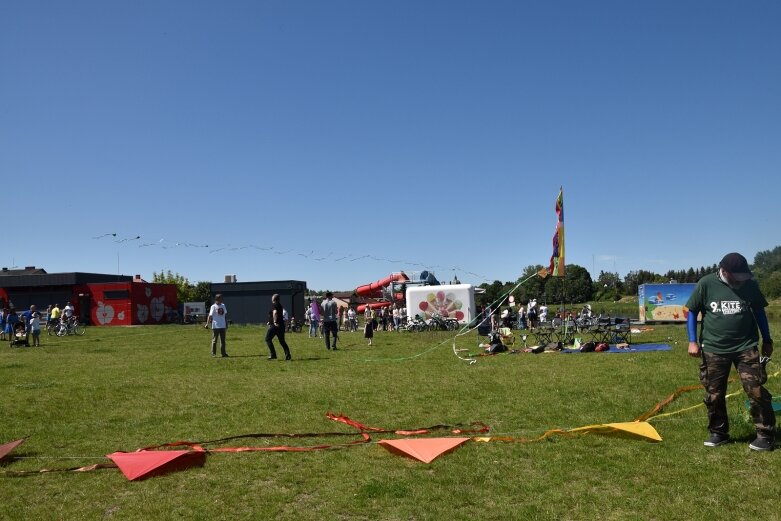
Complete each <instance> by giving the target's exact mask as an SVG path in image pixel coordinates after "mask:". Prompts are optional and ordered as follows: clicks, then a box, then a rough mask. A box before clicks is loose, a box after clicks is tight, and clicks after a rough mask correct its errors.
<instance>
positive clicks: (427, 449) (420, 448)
mask: <svg viewBox="0 0 781 521" xmlns="http://www.w3.org/2000/svg"><path fill="white" fill-rule="evenodd" d="M469 439H470V438H420V439H408V438H407V439H400V440H382V441H381V442H380V445H382V446H383V447H385V448H386V449H388V450H389V451H391V452H394V453H396V454H400V455H402V456H409V457H410V458H414V459H416V460H419V461H422V462H423V463H431V462H432V461H434V459H436V458H438V457H439V456H441V455H442V454H445V453H447V452H451V451H453V450H455V449H456V448H458V446H460V445H463V444H464V443H466V442H467V441H469Z"/></svg>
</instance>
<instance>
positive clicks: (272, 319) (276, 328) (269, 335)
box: [266, 293, 290, 360]
mask: <svg viewBox="0 0 781 521" xmlns="http://www.w3.org/2000/svg"><path fill="white" fill-rule="evenodd" d="M275 336H276V337H277V338H278V339H279V345H281V346H282V349H283V350H284V351H285V360H290V349H289V348H288V346H287V342H285V320H284V318H283V315H282V304H280V303H279V294H277V293H274V294H273V295H272V296H271V311H269V312H268V331H267V332H266V345H267V346H268V352H269V357H268V359H269V360H276V359H277V351H276V349H274V342H272V340H273V339H274V337H275Z"/></svg>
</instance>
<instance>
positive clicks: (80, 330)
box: [73, 324, 87, 336]
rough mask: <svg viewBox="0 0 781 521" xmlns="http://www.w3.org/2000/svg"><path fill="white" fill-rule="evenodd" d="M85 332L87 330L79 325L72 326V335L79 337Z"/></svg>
mask: <svg viewBox="0 0 781 521" xmlns="http://www.w3.org/2000/svg"><path fill="white" fill-rule="evenodd" d="M86 332H87V329H86V328H85V327H84V326H82V325H81V324H74V325H73V333H74V334H76V335H79V336H81V335H83V334H84V333H86Z"/></svg>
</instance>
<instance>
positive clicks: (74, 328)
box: [57, 317, 87, 336]
mask: <svg viewBox="0 0 781 521" xmlns="http://www.w3.org/2000/svg"><path fill="white" fill-rule="evenodd" d="M86 332H87V330H86V329H85V328H84V326H82V325H81V324H79V321H78V320H77V319H76V318H75V317H71V318H69V319H66V320H65V321H64V322H60V323H59V326H58V327H57V336H67V335H79V336H81V335H83V334H84V333H86Z"/></svg>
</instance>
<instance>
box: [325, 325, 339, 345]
mask: <svg viewBox="0 0 781 521" xmlns="http://www.w3.org/2000/svg"><path fill="white" fill-rule="evenodd" d="M338 331H339V326H338V325H337V323H336V321H335V320H326V321H324V322H323V338H325V348H326V349H331V334H333V335H334V343H333V348H334V349H336V340H337V339H338V338H339V333H338Z"/></svg>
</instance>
